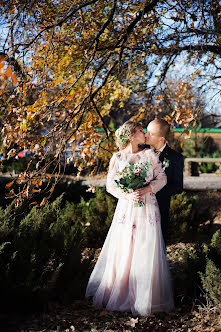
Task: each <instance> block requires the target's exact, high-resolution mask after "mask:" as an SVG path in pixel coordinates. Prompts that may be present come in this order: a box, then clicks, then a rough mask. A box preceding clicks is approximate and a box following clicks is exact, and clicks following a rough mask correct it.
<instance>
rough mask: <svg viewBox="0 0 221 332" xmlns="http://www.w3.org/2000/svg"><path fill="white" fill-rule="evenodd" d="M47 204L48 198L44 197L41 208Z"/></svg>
mask: <svg viewBox="0 0 221 332" xmlns="http://www.w3.org/2000/svg"><path fill="white" fill-rule="evenodd" d="M46 202H47V198H46V197H44V198H43V200H42V201H41V204H40V206H44V205H45V203H46Z"/></svg>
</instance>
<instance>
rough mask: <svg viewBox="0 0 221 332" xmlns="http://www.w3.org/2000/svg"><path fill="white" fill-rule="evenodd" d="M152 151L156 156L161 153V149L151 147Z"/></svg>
mask: <svg viewBox="0 0 221 332" xmlns="http://www.w3.org/2000/svg"><path fill="white" fill-rule="evenodd" d="M153 151H154V152H155V153H156V155H157V156H159V154H160V153H161V151H160V150H158V149H153Z"/></svg>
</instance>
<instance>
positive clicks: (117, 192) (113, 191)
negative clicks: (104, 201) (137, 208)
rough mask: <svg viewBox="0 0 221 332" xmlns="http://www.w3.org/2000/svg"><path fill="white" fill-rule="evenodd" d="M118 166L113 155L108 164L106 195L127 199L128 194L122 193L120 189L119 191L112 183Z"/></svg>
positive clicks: (115, 156)
mask: <svg viewBox="0 0 221 332" xmlns="http://www.w3.org/2000/svg"><path fill="white" fill-rule="evenodd" d="M118 169H119V166H118V160H117V155H116V154H114V155H113V156H112V158H111V160H110V164H109V170H108V174H107V184H106V190H107V192H108V193H110V194H111V195H113V196H114V197H116V198H118V199H119V198H122V199H128V195H129V194H128V193H124V192H123V191H122V190H121V189H119V188H118V187H117V185H116V183H115V182H114V177H115V175H116V173H117V172H118Z"/></svg>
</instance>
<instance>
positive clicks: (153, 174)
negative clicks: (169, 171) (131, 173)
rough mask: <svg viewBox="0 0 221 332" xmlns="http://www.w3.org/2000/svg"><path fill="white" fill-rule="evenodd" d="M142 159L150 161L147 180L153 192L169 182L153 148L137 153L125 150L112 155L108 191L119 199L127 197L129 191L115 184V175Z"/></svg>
mask: <svg viewBox="0 0 221 332" xmlns="http://www.w3.org/2000/svg"><path fill="white" fill-rule="evenodd" d="M141 161H142V162H147V161H148V162H149V163H150V169H149V171H148V174H147V178H146V181H147V183H150V186H151V189H152V192H153V193H154V194H156V192H157V191H159V190H160V189H161V188H163V187H164V186H165V184H166V183H167V178H166V175H165V173H164V171H163V169H162V165H161V162H160V161H159V157H158V156H157V155H156V154H155V153H154V152H153V151H152V150H151V149H144V150H142V151H139V152H137V153H125V152H124V151H120V152H117V153H115V154H114V155H113V156H112V158H111V160H110V164H109V171H108V175H107V185H106V190H107V192H109V193H110V194H112V195H113V196H115V197H116V198H118V199H119V198H122V199H127V198H128V193H124V192H123V191H121V190H120V189H119V188H118V187H117V185H116V184H115V182H114V178H115V175H116V173H117V172H118V171H121V170H123V168H124V167H125V166H126V165H128V164H129V163H137V162H141Z"/></svg>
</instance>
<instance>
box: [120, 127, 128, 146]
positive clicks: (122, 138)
mask: <svg viewBox="0 0 221 332" xmlns="http://www.w3.org/2000/svg"><path fill="white" fill-rule="evenodd" d="M129 136H130V132H129V130H128V129H126V128H122V129H121V132H120V135H119V140H120V141H121V143H122V144H126V143H127V141H128V139H129Z"/></svg>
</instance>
